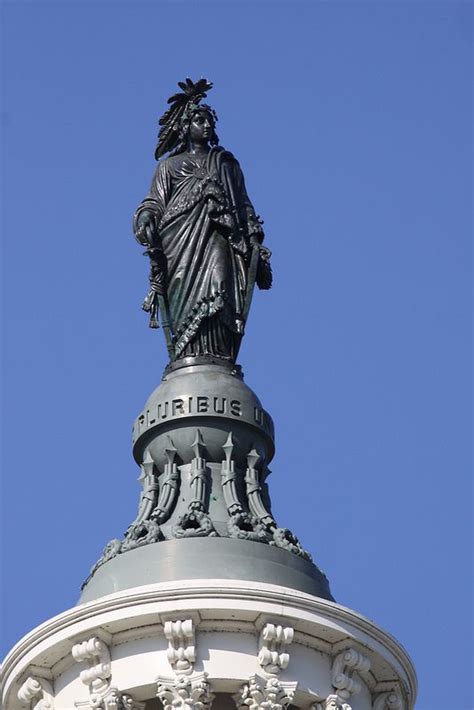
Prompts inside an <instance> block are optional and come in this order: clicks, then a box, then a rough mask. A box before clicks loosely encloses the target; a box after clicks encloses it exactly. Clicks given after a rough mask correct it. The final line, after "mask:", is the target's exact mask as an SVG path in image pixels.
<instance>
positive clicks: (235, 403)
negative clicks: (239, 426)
mask: <svg viewBox="0 0 474 710" xmlns="http://www.w3.org/2000/svg"><path fill="white" fill-rule="evenodd" d="M230 413H231V414H233V415H234V417H241V416H242V410H241V405H240V402H239V400H238V399H233V400H232V402H231V403H230Z"/></svg>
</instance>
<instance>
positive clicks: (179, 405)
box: [171, 399, 184, 417]
mask: <svg viewBox="0 0 474 710" xmlns="http://www.w3.org/2000/svg"><path fill="white" fill-rule="evenodd" d="M171 411H172V414H173V417H175V416H176V414H178V413H179V414H184V401H183V400H182V399H173V401H172V402H171Z"/></svg>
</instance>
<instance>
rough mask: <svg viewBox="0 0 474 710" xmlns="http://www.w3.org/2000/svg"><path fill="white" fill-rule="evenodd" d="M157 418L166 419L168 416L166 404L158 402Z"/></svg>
mask: <svg viewBox="0 0 474 710" xmlns="http://www.w3.org/2000/svg"><path fill="white" fill-rule="evenodd" d="M158 416H159V417H160V418H161V419H166V418H167V416H168V402H160V404H159V405H158Z"/></svg>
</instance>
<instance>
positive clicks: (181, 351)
mask: <svg viewBox="0 0 474 710" xmlns="http://www.w3.org/2000/svg"><path fill="white" fill-rule="evenodd" d="M179 87H180V88H181V89H182V92H180V93H178V94H175V95H174V96H171V97H170V98H169V99H168V103H169V104H170V108H169V109H168V110H167V111H166V113H165V114H164V115H163V116H162V117H161V119H160V126H161V129H160V132H159V136H158V145H157V148H156V151H155V157H156V158H157V159H160V158H161V160H159V162H158V165H157V168H156V171H155V174H154V176H153V180H152V184H151V188H150V193H149V195H148V196H147V197H146V198H145V199H144V200H143V202H142V203H141V204H140V206H139V207H138V209H137V211H136V213H135V215H134V219H133V228H134V232H135V237H136V239H137V241H138V242H139V243H140V244H141V245H143V246H145V247H146V251H145V254H146V255H147V256H148V257H149V258H150V291H149V293H148V295H147V297H146V298H145V301H144V304H143V308H144V309H145V310H146V311H148V312H149V313H150V327H152V328H157V327H158V314H159V313H160V315H161V323H162V326H163V330H164V332H165V337H166V343H167V348H168V353H169V356H170V361H174V360H177V359H181V358H189V357H199V358H200V359H201V358H203V357H204V358H209V359H211V358H212V359H215V358H218V359H220V360H227V361H230V362H235V359H236V357H237V354H238V350H239V347H240V343H241V339H242V336H243V333H244V327H245V322H246V320H247V317H248V313H249V309H250V303H251V300H252V294H253V289H254V285H255V283H257V286H258V287H259V288H261V289H268V288H270V287H271V283H272V273H271V267H270V252H269V250H268V249H266V248H265V247H263V246H262V242H263V238H264V233H263V229H262V220H261V219H260V217H259V216H258V215H257V214H256V213H255V210H254V208H253V206H252V203H251V202H250V199H249V197H248V195H247V191H246V189H245V182H244V176H243V174H242V171H241V169H240V166H239V164H238V162H237V160H236V159H235V158H234V156H233V155H232V153H230V152H229V151H227V150H225V149H224V148H222V147H221V146H219V145H218V143H219V140H218V137H217V134H216V121H217V116H216V113H215V112H214V110H213V109H212V108H211V107H210V106H208V105H207V104H202V103H201V101H202V99H203V98H204V97H205V96H206V92H207V91H208V90H209V89H210V88H211V87H212V84H211V83H209V82H208V81H207V80H206V79H200V80H199V81H198V82H196V83H194V82H192V81H191V80H190V79H186V82H180V83H179ZM166 154H167V157H163V156H165V155H166Z"/></svg>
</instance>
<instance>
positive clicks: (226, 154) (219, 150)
mask: <svg viewBox="0 0 474 710" xmlns="http://www.w3.org/2000/svg"><path fill="white" fill-rule="evenodd" d="M211 153H213V154H214V155H215V156H216V157H219V158H220V159H221V160H233V161H234V162H237V158H236V157H235V156H234V154H233V153H231V152H230V150H227V149H226V148H224V147H223V146H221V145H215V146H214V147H213V148H211Z"/></svg>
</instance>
